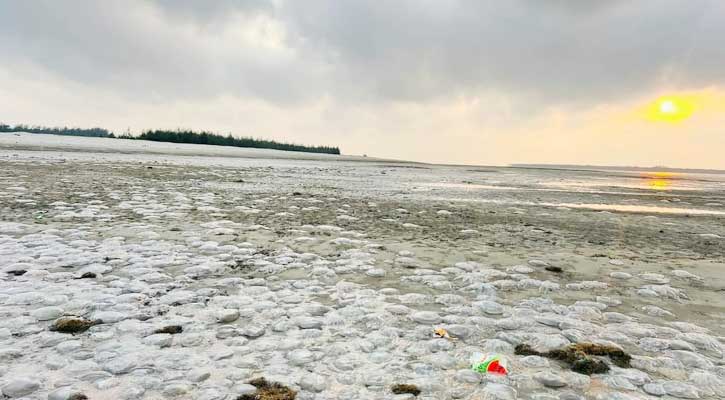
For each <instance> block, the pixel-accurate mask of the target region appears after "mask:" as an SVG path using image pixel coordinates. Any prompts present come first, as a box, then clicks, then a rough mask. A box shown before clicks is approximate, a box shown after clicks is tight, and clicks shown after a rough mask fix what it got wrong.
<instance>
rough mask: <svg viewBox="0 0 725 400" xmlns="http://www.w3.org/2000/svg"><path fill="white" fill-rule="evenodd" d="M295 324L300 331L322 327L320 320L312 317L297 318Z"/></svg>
mask: <svg viewBox="0 0 725 400" xmlns="http://www.w3.org/2000/svg"><path fill="white" fill-rule="evenodd" d="M295 323H296V324H297V326H298V327H300V328H301V329H320V328H321V327H322V320H321V319H319V318H314V317H298V318H296V319H295Z"/></svg>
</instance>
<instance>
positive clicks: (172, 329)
mask: <svg viewBox="0 0 725 400" xmlns="http://www.w3.org/2000/svg"><path fill="white" fill-rule="evenodd" d="M183 331H184V328H182V327H181V325H169V326H165V327H163V328H159V329H157V330H155V331H154V333H169V334H172V335H175V334H177V333H181V332H183Z"/></svg>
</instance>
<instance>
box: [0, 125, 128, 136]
mask: <svg viewBox="0 0 725 400" xmlns="http://www.w3.org/2000/svg"><path fill="white" fill-rule="evenodd" d="M0 132H29V133H45V134H49V135H66V136H92V137H114V135H113V133H111V132H109V131H107V130H105V129H103V128H90V129H84V128H69V127H67V126H64V127H62V128H49V127H46V126H37V125H34V126H30V125H23V124H20V125H15V126H10V125H7V124H0Z"/></svg>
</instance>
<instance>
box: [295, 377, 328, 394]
mask: <svg viewBox="0 0 725 400" xmlns="http://www.w3.org/2000/svg"><path fill="white" fill-rule="evenodd" d="M300 387H301V388H302V389H304V390H307V391H309V392H321V391H323V390H325V388H326V387H327V382H326V381H325V378H324V377H323V376H322V375H318V374H305V375H303V376H302V378H301V379H300Z"/></svg>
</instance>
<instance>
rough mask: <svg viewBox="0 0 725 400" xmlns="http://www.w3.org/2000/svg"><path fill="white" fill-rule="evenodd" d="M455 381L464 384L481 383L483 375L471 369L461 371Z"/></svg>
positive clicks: (457, 373)
mask: <svg viewBox="0 0 725 400" xmlns="http://www.w3.org/2000/svg"><path fill="white" fill-rule="evenodd" d="M455 379H456V380H457V381H458V382H463V383H479V382H481V374H479V373H478V372H476V371H473V370H470V369H461V370H459V371H458V372H456V376H455Z"/></svg>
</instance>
